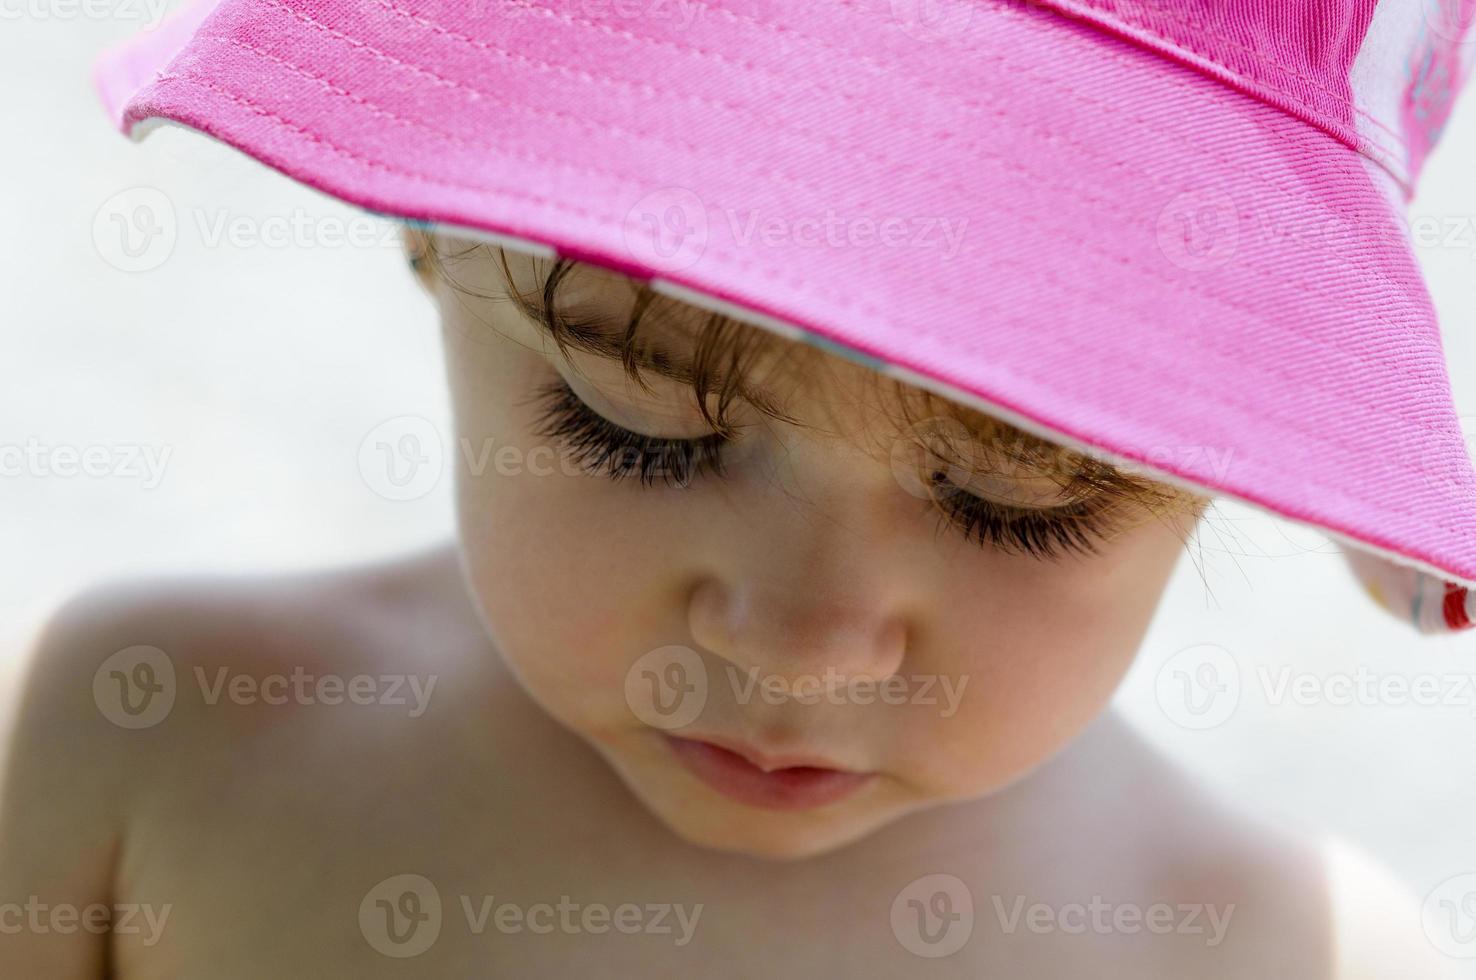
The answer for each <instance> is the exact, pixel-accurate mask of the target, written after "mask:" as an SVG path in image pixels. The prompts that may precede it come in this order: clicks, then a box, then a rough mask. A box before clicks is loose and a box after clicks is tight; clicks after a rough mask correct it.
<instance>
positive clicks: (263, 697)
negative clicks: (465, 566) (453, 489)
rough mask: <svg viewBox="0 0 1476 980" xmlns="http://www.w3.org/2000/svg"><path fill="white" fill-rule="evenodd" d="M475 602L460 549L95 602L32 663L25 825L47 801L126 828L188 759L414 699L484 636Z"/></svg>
mask: <svg viewBox="0 0 1476 980" xmlns="http://www.w3.org/2000/svg"><path fill="white" fill-rule="evenodd" d="M463 596H464V593H463V592H462V591H461V589H460V586H459V573H458V569H457V566H456V562H455V559H454V553H453V552H452V551H451V550H450V549H449V548H447V549H444V550H437V551H436V552H428V553H424V554H418V555H415V556H412V557H409V558H406V559H403V560H399V561H393V562H385V563H380V564H375V565H367V566H363V567H356V568H346V569H332V570H325V571H319V572H312V573H301V574H293V575H284V576H251V577H231V578H224V577H216V578H199V579H179V580H175V579H163V580H143V581H136V582H124V583H116V584H109V585H106V586H102V587H98V588H94V589H91V590H88V591H86V592H84V593H83V594H81V595H79V596H77V597H75V598H74V599H72V600H71V601H69V602H67V603H66V604H65V605H63V606H62V607H61V608H60V609H59V610H57V611H56V612H55V613H54V614H53V615H52V616H51V617H50V620H49V621H48V622H47V624H46V625H45V627H44V629H43V630H42V631H41V633H40V635H39V636H38V637H36V638H35V639H34V641H33V642H31V643H30V644H29V645H28V649H27V650H26V651H25V653H24V655H23V658H22V660H23V664H22V667H21V670H22V675H23V677H22V681H21V685H20V692H19V695H18V696H17V697H16V698H15V702H14V710H13V717H12V718H11V719H10V723H9V725H8V726H7V728H8V732H7V751H6V753H5V759H6V762H5V763H4V770H3V784H0V785H3V786H4V789H5V793H6V797H7V798H9V799H10V801H11V803H12V805H11V806H10V807H9V808H8V809H9V810H10V812H11V813H12V821H13V820H14V809H15V807H16V806H19V805H21V804H24V803H25V802H27V801H28V800H32V801H34V800H40V799H44V800H46V801H47V806H46V807H44V808H37V807H31V808H28V810H29V812H36V811H37V810H40V809H44V810H45V812H46V813H47V814H48V816H49V817H51V818H54V817H56V816H57V815H58V813H59V810H60V809H61V808H62V807H64V806H67V805H70V806H71V807H72V808H73V809H76V810H78V811H79V819H84V818H85V819H87V820H89V821H92V822H94V823H101V822H110V823H113V824H116V823H117V822H118V818H119V815H120V814H121V813H123V812H125V811H126V810H127V809H128V808H129V807H130V806H131V805H132V804H133V803H134V802H135V801H136V799H137V796H138V794H139V793H141V792H144V791H146V790H147V789H149V788H150V787H152V786H157V785H158V784H157V783H156V782H155V781H154V780H153V779H152V778H151V777H153V776H154V775H156V774H159V773H161V772H162V771H165V770H174V771H175V772H177V770H178V767H179V766H181V765H186V764H188V763H189V761H190V759H189V757H195V758H198V757H200V756H201V755H202V754H205V753H208V752H209V751H211V750H212V749H220V748H222V747H223V744H224V743H233V744H239V743H240V742H241V741H242V740H243V739H244V738H247V737H249V736H251V735H252V734H253V733H254V732H256V731H258V730H266V729H268V728H270V729H272V730H281V729H282V728H283V727H284V726H285V727H287V728H289V729H290V728H291V726H292V725H293V724H294V723H296V722H310V721H311V720H312V719H314V718H320V717H322V716H323V715H324V714H325V712H322V711H310V710H307V709H313V708H318V709H321V708H325V707H333V706H335V705H349V706H354V705H361V706H366V707H372V706H374V705H376V704H378V705H380V706H384V705H385V704H386V703H387V702H389V701H399V700H400V699H402V698H408V697H411V696H412V695H413V694H414V692H413V691H412V690H409V688H410V687H411V686H412V685H411V684H410V683H409V679H410V678H411V677H425V676H430V675H432V674H435V673H436V672H437V671H439V670H442V669H443V668H445V666H446V664H445V662H444V660H443V659H442V660H438V659H437V658H444V657H445V656H446V655H447V651H452V650H455V649H457V645H458V644H465V642H467V637H469V636H470V635H471V631H472V630H474V629H475V625H474V622H473V619H472V615H473V614H472V613H471V612H470V611H469V606H467V604H466V603H465V601H464V598H463ZM395 677H398V678H403V680H400V681H399V682H395V681H394V680H392V678H395ZM390 684H394V685H395V687H396V690H395V691H394V692H387V691H385V690H384V688H385V687H386V686H388V685H390ZM421 693H422V695H423V693H424V692H423V689H422V692H421ZM164 775H166V776H167V775H169V773H168V772H165V773H164ZM83 814H85V817H84V816H83ZM12 829H13V828H12Z"/></svg>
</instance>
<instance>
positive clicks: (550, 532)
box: [452, 355, 685, 730]
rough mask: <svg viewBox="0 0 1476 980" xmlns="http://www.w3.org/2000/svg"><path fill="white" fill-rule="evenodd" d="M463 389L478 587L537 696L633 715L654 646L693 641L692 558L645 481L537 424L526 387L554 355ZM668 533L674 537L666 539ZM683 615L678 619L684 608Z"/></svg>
mask: <svg viewBox="0 0 1476 980" xmlns="http://www.w3.org/2000/svg"><path fill="white" fill-rule="evenodd" d="M513 360H516V355H513V356H510V357H509V358H507V359H499V361H498V363H497V364H495V365H494V364H491V363H488V364H485V365H480V366H473V364H467V365H465V366H464V367H461V368H458V373H466V374H470V372H473V371H479V372H480V374H479V375H477V376H478V377H479V378H480V379H482V380H479V381H478V382H477V383H476V385H475V389H474V390H473V389H472V388H471V386H470V385H463V384H459V383H457V381H456V380H455V379H454V378H453V384H452V390H453V399H454V403H455V404H454V407H455V415H456V418H457V429H458V453H457V458H458V470H457V485H456V498H457V513H458V522H459V531H460V533H459V538H460V546H461V549H462V556H463V561H464V565H465V567H466V569H467V573H468V579H469V584H470V587H471V590H472V593H473V596H474V598H475V600H476V602H477V603H478V605H479V606H480V609H481V612H482V615H483V617H484V619H485V620H486V622H487V625H488V627H489V629H490V631H491V634H492V638H493V640H494V642H495V643H496V645H497V646H498V648H499V650H500V651H501V653H502V655H503V657H504V659H505V660H506V661H507V662H508V664H509V665H510V666H511V667H512V668H513V669H514V671H515V672H516V673H517V674H518V676H519V678H520V679H521V680H522V681H523V683H524V686H525V687H527V689H528V691H529V693H530V694H531V695H532V696H533V697H534V699H535V700H537V701H538V702H540V703H541V704H542V705H543V706H544V707H545V708H546V709H547V710H548V711H549V712H550V713H551V714H553V715H554V716H555V717H557V718H559V719H560V720H561V721H563V722H565V723H566V724H571V725H575V724H577V726H578V727H580V728H583V729H586V730H588V729H596V730H598V729H600V728H603V727H615V726H620V725H626V726H628V725H629V724H630V723H632V722H634V721H635V717H634V716H633V715H632V714H631V713H630V712H629V711H628V709H627V708H626V707H625V704H624V697H623V691H624V678H625V672H626V671H627V670H628V669H629V667H630V665H631V664H633V663H634V662H635V661H636V660H637V659H638V658H639V657H640V656H641V654H643V653H645V652H646V650H647V649H649V648H652V647H654V646H659V645H662V644H663V643H677V642H684V637H685V633H684V632H679V630H680V629H682V628H684V627H685V623H683V622H680V621H679V618H678V617H675V616H674V613H673V610H679V609H680V608H681V606H680V605H679V604H678V603H677V600H676V597H675V592H676V590H677V588H678V583H679V580H680V579H679V575H678V573H677V571H676V568H677V566H676V564H675V563H676V562H677V560H679V558H680V554H678V552H677V549H675V548H674V547H672V546H671V544H670V542H669V537H668V532H667V531H666V530H665V529H664V528H663V526H662V522H661V521H660V519H659V515H660V508H656V507H650V506H645V505H642V504H641V501H640V499H639V498H636V497H635V496H634V495H635V494H638V493H641V492H643V491H641V490H639V489H632V488H630V487H627V486H624V485H617V484H615V483H613V482H612V481H609V480H606V479H604V478H602V477H598V476H589V475H585V474H582V473H579V472H578V471H577V470H575V468H574V466H573V464H572V463H570V462H566V461H564V460H561V459H559V458H558V457H557V456H556V455H554V454H552V453H550V452H549V443H548V440H546V439H544V438H542V437H540V436H538V435H536V434H535V433H534V429H535V427H536V425H537V422H538V419H539V411H538V408H537V407H536V406H534V405H529V404H526V398H527V396H528V394H529V393H531V392H532V391H533V390H534V389H535V388H536V386H537V385H538V384H539V383H541V381H542V380H546V379H545V376H544V373H540V367H542V368H543V371H544V372H545V373H546V372H547V368H546V366H544V365H543V364H542V362H541V361H540V362H539V363H536V364H534V363H530V364H524V365H522V366H521V369H516V370H515V369H514V367H513V366H512V365H511V364H509V361H513ZM663 542H666V544H665V545H664V546H663ZM674 619H677V620H678V621H675V622H674V621H673V620H674Z"/></svg>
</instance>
